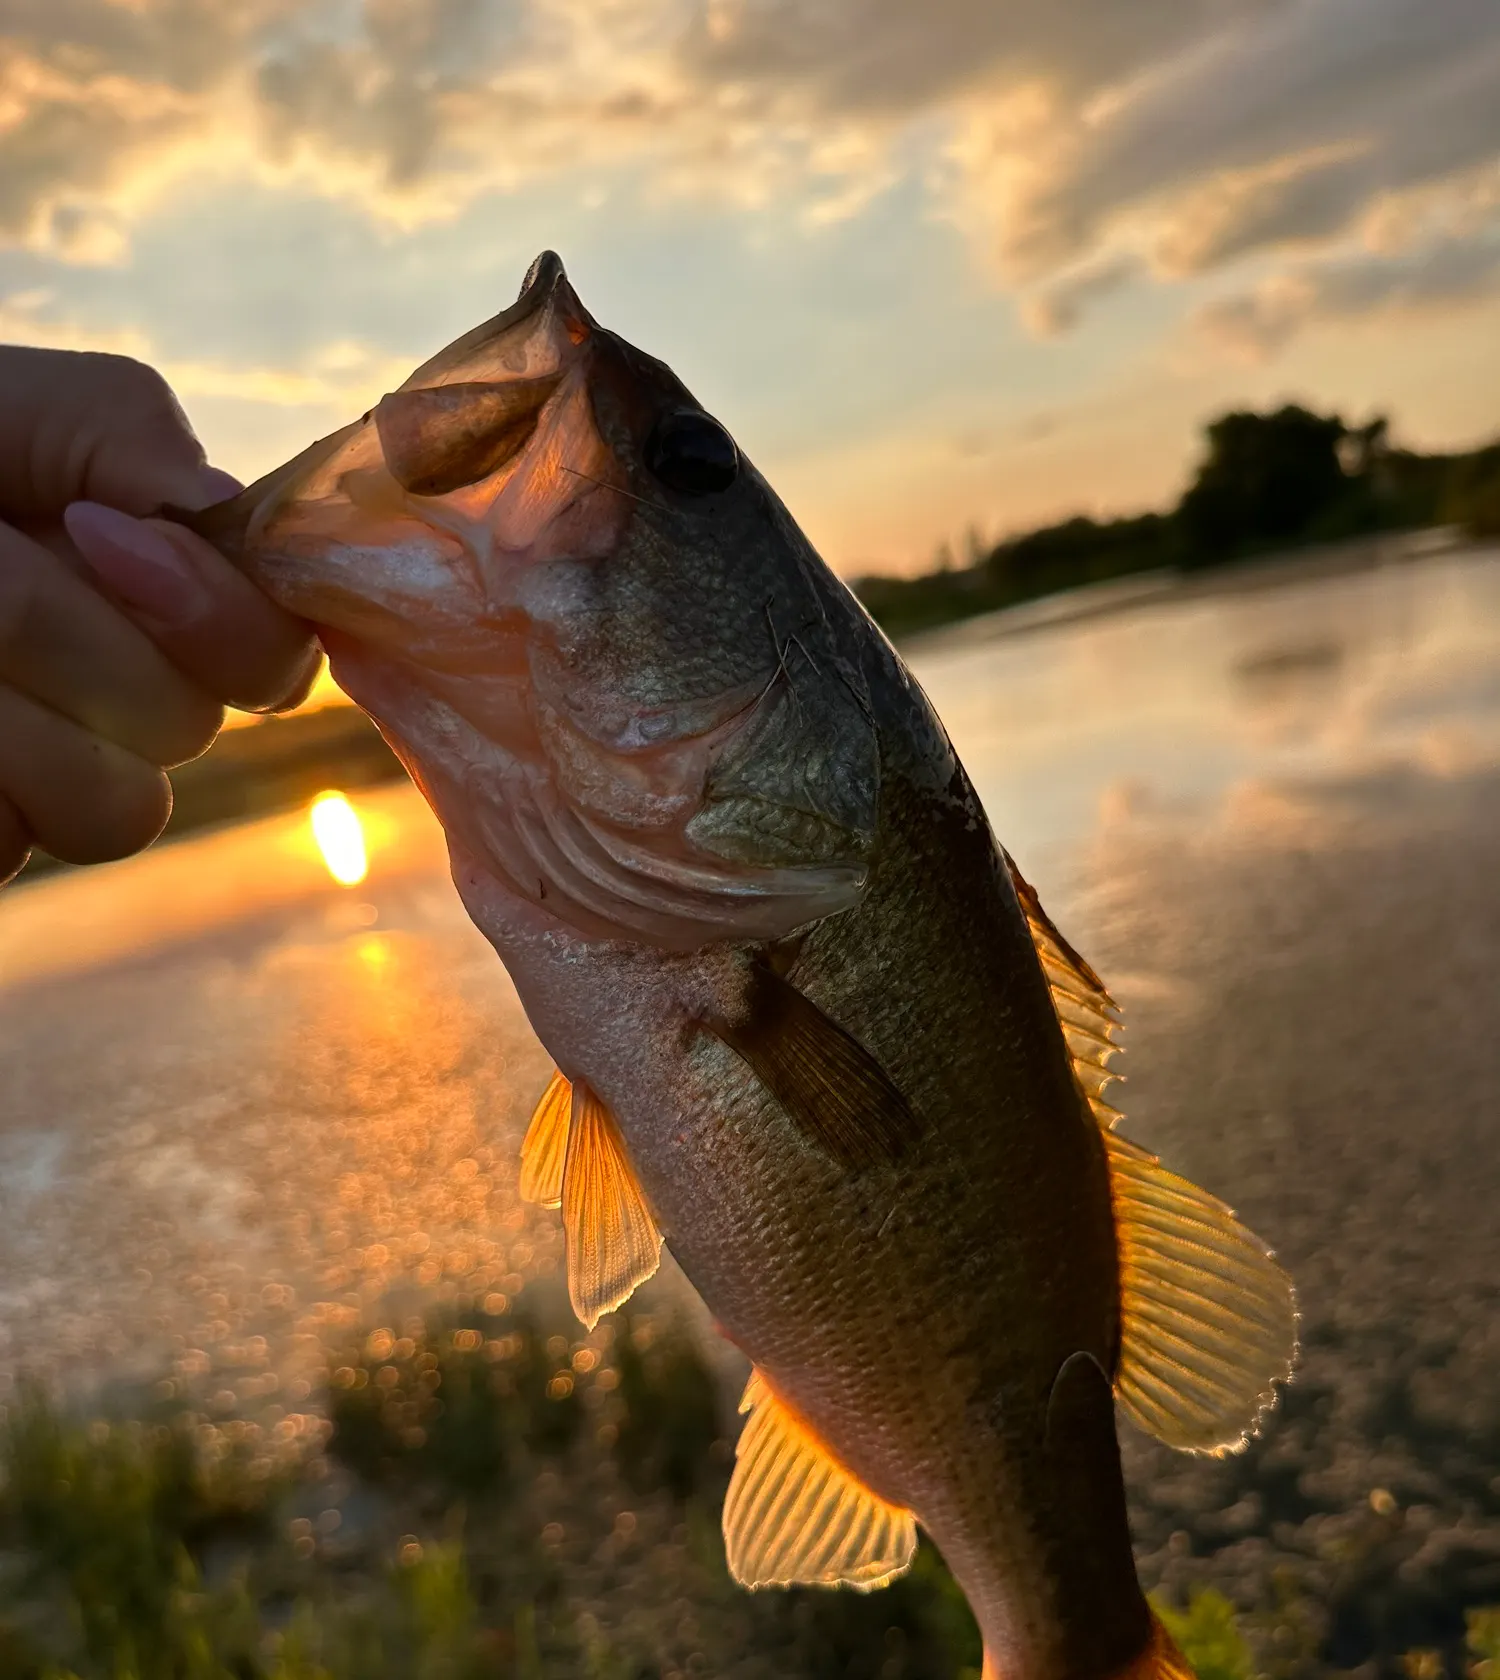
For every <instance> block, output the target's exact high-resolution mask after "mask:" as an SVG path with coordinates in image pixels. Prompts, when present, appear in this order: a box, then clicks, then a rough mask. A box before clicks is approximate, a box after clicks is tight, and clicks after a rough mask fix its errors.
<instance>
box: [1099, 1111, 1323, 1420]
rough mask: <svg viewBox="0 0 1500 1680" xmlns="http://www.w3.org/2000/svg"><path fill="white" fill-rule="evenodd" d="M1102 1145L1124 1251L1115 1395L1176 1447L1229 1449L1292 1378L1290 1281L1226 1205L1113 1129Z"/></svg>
mask: <svg viewBox="0 0 1500 1680" xmlns="http://www.w3.org/2000/svg"><path fill="white" fill-rule="evenodd" d="M1104 1143H1105V1148H1106V1150H1107V1151H1108V1155H1109V1169H1110V1187H1111V1191H1112V1194H1113V1199H1114V1211H1115V1230H1116V1234H1117V1237H1118V1241H1119V1252H1120V1312H1121V1344H1120V1362H1119V1368H1118V1370H1117V1371H1116V1372H1115V1394H1116V1397H1117V1399H1118V1400H1119V1402H1120V1405H1121V1406H1122V1407H1123V1408H1124V1410H1125V1413H1126V1415H1127V1416H1128V1417H1129V1418H1130V1419H1131V1420H1132V1421H1133V1422H1134V1423H1136V1424H1139V1426H1140V1427H1141V1428H1142V1429H1144V1430H1146V1431H1147V1433H1148V1434H1151V1435H1154V1436H1156V1438H1157V1439H1158V1440H1160V1441H1165V1442H1166V1443H1167V1445H1168V1446H1170V1447H1178V1448H1180V1449H1182V1450H1184V1451H1188V1452H1205V1453H1224V1452H1233V1451H1235V1450H1236V1449H1237V1448H1239V1447H1241V1446H1243V1445H1244V1443H1245V1442H1246V1441H1247V1440H1248V1439H1249V1438H1250V1436H1252V1435H1253V1434H1255V1432H1256V1431H1257V1429H1258V1428H1259V1425H1260V1420H1261V1418H1262V1416H1263V1415H1264V1414H1265V1413H1266V1412H1268V1411H1269V1410H1270V1409H1271V1407H1272V1406H1274V1405H1275V1404H1276V1388H1275V1385H1276V1384H1277V1383H1278V1382H1286V1381H1287V1380H1288V1379H1289V1378H1290V1376H1291V1374H1292V1361H1293V1359H1294V1358H1295V1356H1296V1351H1297V1299H1296V1294H1295V1292H1294V1290H1293V1288H1292V1282H1291V1279H1290V1278H1289V1277H1288V1276H1287V1275H1286V1273H1285V1272H1284V1271H1282V1269H1281V1267H1280V1266H1278V1265H1277V1264H1276V1262H1275V1261H1274V1260H1273V1259H1272V1258H1271V1256H1270V1254H1269V1253H1268V1251H1267V1249H1266V1246H1265V1244H1264V1243H1263V1242H1261V1240H1260V1238H1259V1237H1257V1236H1256V1235H1255V1234H1254V1233H1253V1232H1251V1231H1248V1230H1246V1229H1245V1227H1244V1226H1243V1225H1241V1224H1240V1223H1239V1221H1238V1220H1237V1219H1236V1218H1235V1217H1234V1214H1233V1212H1232V1211H1231V1210H1230V1209H1229V1208H1227V1207H1225V1205H1224V1204H1223V1203H1222V1202H1221V1201H1218V1200H1217V1199H1216V1198H1215V1197H1213V1196H1210V1195H1209V1194H1208V1192H1207V1191H1205V1190H1200V1189H1199V1188H1198V1186H1197V1185H1196V1184H1190V1183H1189V1182H1188V1180H1187V1179H1185V1178H1179V1177H1178V1176H1177V1174H1176V1173H1172V1172H1168V1171H1167V1169H1166V1168H1165V1167H1164V1166H1162V1164H1161V1162H1160V1161H1158V1160H1157V1159H1156V1157H1155V1156H1154V1155H1151V1154H1148V1153H1147V1151H1146V1150H1144V1149H1141V1148H1140V1147H1139V1146H1138V1145H1136V1144H1133V1143H1131V1142H1130V1140H1129V1139H1128V1138H1125V1137H1122V1136H1121V1135H1120V1134H1119V1133H1118V1132H1109V1131H1107V1132H1105V1134H1104Z"/></svg>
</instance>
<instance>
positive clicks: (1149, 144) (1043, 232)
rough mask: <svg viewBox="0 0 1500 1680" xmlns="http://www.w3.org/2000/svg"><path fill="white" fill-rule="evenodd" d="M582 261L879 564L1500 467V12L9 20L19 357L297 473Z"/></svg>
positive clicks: (518, 1)
mask: <svg viewBox="0 0 1500 1680" xmlns="http://www.w3.org/2000/svg"><path fill="white" fill-rule="evenodd" d="M548 246H551V247H554V248H555V249H557V250H558V251H560V252H561V253H562V255H563V258H564V260H565V262H566V263H567V265H568V269H569V272H570V274H571V276H572V278H573V281H574V284H575V285H576V287H577V289H578V291H579V294H580V296H581V297H582V298H583V300H584V302H585V304H586V305H587V306H588V308H589V309H590V311H591V312H592V313H593V314H594V316H595V317H596V318H597V319H598V320H600V321H601V322H602V323H603V324H604V325H606V326H610V327H613V328H615V329H616V330H617V331H619V332H621V333H623V334H624V335H625V336H626V337H627V338H629V339H630V340H632V341H633V342H635V343H637V344H639V345H640V346H641V347H642V348H644V349H647V350H649V351H651V352H653V353H654V354H656V355H659V356H661V357H662V358H663V359H664V360H666V361H667V362H669V363H670V364H671V365H672V367H673V368H674V369H675V371H676V372H677V373H678V374H679V375H680V376H681V377H682V378H683V379H684V380H685V382H686V383H687V384H688V385H689V387H690V388H691V389H693V391H694V392H695V394H696V395H697V396H698V398H699V400H700V401H702V402H703V403H704V405H705V406H706V407H708V408H709V409H710V410H712V411H713V412H714V413H716V414H717V415H718V416H719V417H720V418H721V419H722V420H723V421H724V422H725V423H726V424H727V425H728V426H729V428H730V430H731V431H733V432H734V433H735V435H736V437H737V438H738V439H739V441H740V443H741V445H742V446H743V448H744V449H745V451H746V452H747V453H748V454H749V455H750V456H751V457H752V458H753V459H754V460H755V461H756V463H757V465H758V466H759V467H760V468H761V469H762V471H763V472H764V473H765V474H766V476H767V477H768V478H769V479H770V481H771V482H772V484H774V485H775V486H776V488H777V489H778V490H779V491H780V492H781V494H782V496H783V497H784V498H785V499H786V501H787V502H788V504H789V505H790V506H791V508H792V511H793V512H794V513H795V514H796V515H797V517H798V518H799V519H800V520H801V522H802V523H803V524H804V526H805V527H806V528H807V530H808V532H809V534H810V535H811V536H812V537H813V539H814V541H815V542H817V543H818V545H819V546H820V548H821V549H822V551H823V553H824V554H825V556H826V558H827V559H828V560H829V561H830V562H831V563H832V564H833V565H834V566H835V567H836V568H837V569H838V570H840V571H842V572H844V573H845V574H846V575H858V574H861V573H866V572H871V571H906V572H910V571H917V570H922V569H925V568H926V567H927V566H929V565H930V564H931V563H932V561H933V557H934V554H935V552H936V551H937V549H938V547H939V545H940V544H942V543H944V542H947V543H950V544H951V545H952V546H953V548H954V550H955V551H956V552H958V553H959V554H960V555H961V554H962V553H963V552H964V548H965V544H966V542H967V541H968V540H969V533H971V532H973V533H975V534H977V536H978V537H979V538H981V539H984V540H993V539H995V538H997V537H998V536H1000V535H1003V534H1005V533H1007V532H1011V531H1016V530H1020V529H1024V528H1026V527H1028V526H1031V525H1035V524H1037V523H1040V522H1043V521H1046V520H1050V519H1053V518H1059V517H1064V516H1067V515H1069V514H1072V513H1075V512H1088V513H1094V514H1115V513H1128V512H1135V511H1139V510H1141V509H1143V508H1146V507H1149V506H1153V505H1160V504H1163V503H1165V502H1167V501H1169V500H1170V499H1171V498H1172V497H1174V496H1175V494H1176V493H1177V491H1178V489H1179V488H1180V486H1181V484H1182V483H1183V481H1184V478H1185V475H1186V474H1187V473H1188V472H1189V471H1190V470H1191V467H1192V464H1193V461H1194V459H1195V456H1196V453H1197V450H1198V447H1199V443H1198V436H1199V428H1200V426H1201V424H1202V423H1203V421H1204V420H1206V419H1207V418H1209V417H1210V416H1211V415H1212V414H1214V413H1216V412H1219V411H1221V410H1223V409H1224V408H1226V407H1229V406H1232V405H1247V404H1248V405H1256V406H1264V405H1265V404H1268V403H1271V402H1279V401H1282V400H1286V399H1297V400H1301V401H1305V402H1308V403H1311V404H1313V405H1315V406H1318V407H1320V408H1336V409H1338V410H1339V411H1340V412H1342V413H1343V414H1344V415H1345V417H1346V418H1348V419H1350V420H1352V421H1358V420H1362V419H1364V418H1367V417H1368V416H1369V415H1370V414H1372V413H1374V412H1377V411H1379V412H1388V413H1390V414H1391V415H1393V417H1394V420H1395V430H1396V434H1397V437H1398V439H1400V440H1401V441H1404V442H1406V443H1409V444H1411V445H1413V446H1416V447H1422V448H1454V447H1463V446H1468V445H1472V444H1474V443H1476V442H1479V441H1481V440H1486V439H1488V438H1489V437H1490V436H1491V435H1493V434H1494V433H1496V432H1500V4H1497V3H1496V0H0V338H3V339H8V340H12V341H20V342H28V343H45V344H55V345H60V346H68V347H78V348H97V349H112V350H120V351H124V352H126V353H129V354H132V355H136V356H139V357H142V358H143V359H145V360H148V361H151V362H153V363H155V364H156V365H158V366H159V367H161V368H162V370H163V371H164V372H165V373H166V374H167V376H168V377H169V378H170V379H171V381H172V382H173V384H174V386H175V387H176V389H177V390H178V392H179V394H180V396H181V399H182V401H183V404H184V406H185V408H186V409H187V411H188V413H189V414H190V416H191V417H192V420H193V422H194V424H195V426H196V427H197V429H198V432H199V435H200V436H201V437H202V438H203V440H204V443H205V445H206V446H207V448H208V450H209V452H210V455H211V458H212V459H214V460H215V461H216V462H217V463H218V464H219V465H221V466H224V467H226V468H227V469H229V470H230V471H231V472H234V473H236V474H237V475H239V476H240V477H241V478H250V477H253V476H255V475H256V474H258V473H260V472H262V471H265V470H268V469H269V468H271V467H273V466H275V465H277V464H278V463H279V462H280V461H281V460H283V459H284V458H286V457H287V456H289V455H290V454H292V453H294V452H295V451H296V450H298V449H300V448H301V447H302V446H303V445H304V444H306V443H307V442H308V441H310V440H311V439H312V438H314V437H317V436H319V435H321V434H323V433H325V432H327V431H330V430H332V429H334V428H335V427H337V426H339V425H342V424H343V423H344V422H346V421H347V420H349V419H351V418H353V417H354V416H356V415H357V414H359V413H361V412H362V411H363V410H364V409H366V408H368V407H369V406H370V405H371V404H372V402H373V401H375V400H376V399H377V398H378V397H379V396H380V395H381V394H382V393H383V392H384V391H386V390H389V389H391V388H392V387H393V386H395V385H396V384H398V383H399V382H400V381H401V380H402V379H403V378H404V377H405V375H406V374H407V373H408V372H409V371H410V370H411V368H412V367H413V366H415V365H416V363H417V362H419V361H420V360H422V359H424V358H425V357H427V356H428V355H429V354H431V353H432V352H433V351H434V350H435V349H437V348H439V347H440V346H441V345H442V344H444V343H446V342H447V341H448V340H450V339H451V338H453V337H455V336H457V335H458V334H459V333H460V332H462V331H464V330H466V329H467V328H468V327H470V326H472V325H474V324H475V323H476V322H478V321H480V320H482V319H484V318H486V317H488V316H489V315H492V314H494V313H495V312H496V311H497V310H498V309H500V308H502V307H503V306H504V305H505V304H506V303H507V302H509V301H510V299H511V298H512V297H513V296H514V294H515V292H516V289H517V287H518V286H519V284H520V281H521V278H522V276H523V274H524V272H525V270H526V268H527V265H528V264H529V263H530V261H531V259H532V258H533V257H534V256H535V255H536V253H537V252H538V251H539V250H541V249H543V248H545V247H548Z"/></svg>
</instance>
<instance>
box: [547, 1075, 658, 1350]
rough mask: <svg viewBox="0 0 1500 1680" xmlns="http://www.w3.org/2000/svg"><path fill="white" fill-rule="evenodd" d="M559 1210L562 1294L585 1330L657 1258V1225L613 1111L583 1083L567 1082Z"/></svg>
mask: <svg viewBox="0 0 1500 1680" xmlns="http://www.w3.org/2000/svg"><path fill="white" fill-rule="evenodd" d="M562 1212H563V1231H564V1234H565V1236H566V1239H567V1250H568V1296H569V1299H570V1300H571V1301H572V1303H573V1311H574V1312H576V1313H577V1314H578V1316H579V1318H580V1319H581V1320H582V1321H583V1323H584V1325H585V1326H586V1327H587V1328H588V1329H590V1330H592V1329H593V1327H594V1326H595V1325H596V1324H597V1323H598V1322H599V1320H600V1319H601V1318H602V1317H603V1316H604V1314H605V1313H607V1312H613V1311H614V1309H615V1308H616V1307H618V1306H620V1305H621V1303H622V1302H624V1301H627V1300H629V1298H630V1296H631V1295H632V1294H633V1293H634V1292H635V1290H636V1288H637V1287H638V1285H640V1284H642V1283H644V1282H645V1281H646V1279H647V1278H648V1277H650V1276H651V1275H652V1274H653V1273H654V1272H655V1271H656V1268H657V1267H658V1266H659V1265H660V1264H661V1232H660V1231H659V1230H658V1229H657V1224H656V1220H655V1218H654V1217H653V1216H652V1213H651V1209H650V1206H649V1205H648V1203H647V1201H646V1196H645V1192H644V1191H643V1190H642V1189H641V1186H640V1183H639V1181H638V1180H637V1178H636V1176H635V1169H634V1168H633V1167H632V1166H631V1164H630V1157H629V1156H628V1155H627V1154H626V1151H625V1140H624V1138H622V1137H621V1135H620V1128H619V1125H618V1124H617V1123H616V1121H615V1117H614V1115H612V1114H611V1113H610V1111H609V1110H608V1109H607V1108H606V1107H605V1106H604V1104H603V1103H602V1102H600V1101H599V1099H598V1097H596V1096H595V1095H594V1093H593V1092H592V1091H591V1090H590V1089H589V1088H588V1086H587V1085H583V1084H578V1085H574V1086H573V1088H572V1110H571V1115H570V1120H569V1125H568V1140H567V1161H566V1163H565V1165H564V1167H563V1182H562Z"/></svg>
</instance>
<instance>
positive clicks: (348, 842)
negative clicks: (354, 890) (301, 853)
mask: <svg viewBox="0 0 1500 1680" xmlns="http://www.w3.org/2000/svg"><path fill="white" fill-rule="evenodd" d="M308 821H309V822H310V823H311V824H312V831H313V838H314V839H315V840H316V841H317V842H318V850H319V851H320V852H321V853H322V854H323V862H324V863H325V864H327V866H328V873H329V874H330V875H331V876H332V877H333V878H334V880H335V881H337V882H338V883H339V885H340V886H344V887H357V886H358V885H359V883H360V882H361V881H363V880H364V878H365V876H366V875H368V874H369V872H370V859H369V854H368V852H367V850H366V848H365V830H364V825H363V824H362V823H361V822H360V820H359V812H358V811H356V810H355V809H354V807H353V806H352V805H351V804H350V803H349V801H348V799H347V797H346V796H345V795H344V794H342V793H320V794H319V795H318V797H317V798H316V799H315V800H313V802H312V809H311V810H310V811H309V812H308Z"/></svg>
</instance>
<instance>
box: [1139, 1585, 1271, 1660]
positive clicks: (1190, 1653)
mask: <svg viewBox="0 0 1500 1680" xmlns="http://www.w3.org/2000/svg"><path fill="white" fill-rule="evenodd" d="M1153 1608H1154V1609H1155V1610H1156V1613H1157V1615H1158V1616H1160V1617H1161V1619H1162V1624H1163V1626H1164V1627H1165V1628H1166V1630H1167V1632H1168V1633H1170V1634H1171V1636H1172V1637H1173V1639H1175V1640H1176V1641H1177V1645H1178V1649H1179V1650H1180V1651H1181V1652H1182V1654H1183V1655H1184V1656H1185V1657H1186V1658H1187V1659H1188V1661H1189V1662H1190V1663H1191V1664H1192V1665H1193V1671H1194V1673H1195V1674H1196V1675H1197V1676H1198V1680H1255V1659H1254V1657H1253V1655H1252V1654H1251V1651H1250V1646H1249V1644H1248V1643H1247V1641H1246V1639H1245V1636H1244V1634H1243V1633H1242V1632H1241V1631H1240V1624H1239V1618H1238V1616H1236V1614H1235V1609H1234V1606H1233V1605H1232V1604H1231V1603H1230V1602H1229V1600H1228V1599H1227V1598H1225V1596H1224V1595H1223V1593H1221V1592H1215V1591H1214V1589H1213V1588H1212V1587H1205V1588H1203V1589H1202V1590H1201V1591H1199V1592H1195V1593H1194V1594H1193V1596H1192V1597H1191V1598H1190V1599H1189V1600H1188V1606H1187V1609H1186V1610H1174V1609H1173V1608H1172V1607H1171V1606H1170V1605H1169V1604H1164V1603H1162V1602H1160V1601H1159V1600H1158V1601H1155V1602H1154V1605H1153Z"/></svg>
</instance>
